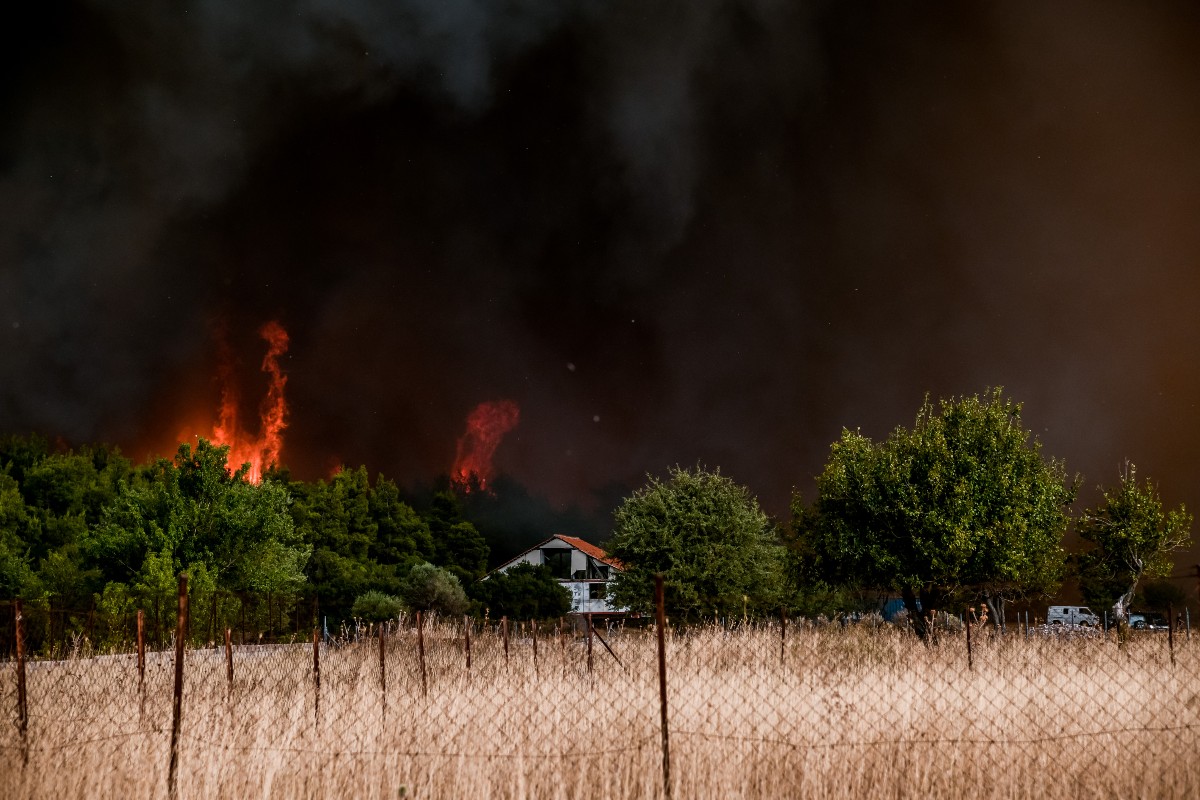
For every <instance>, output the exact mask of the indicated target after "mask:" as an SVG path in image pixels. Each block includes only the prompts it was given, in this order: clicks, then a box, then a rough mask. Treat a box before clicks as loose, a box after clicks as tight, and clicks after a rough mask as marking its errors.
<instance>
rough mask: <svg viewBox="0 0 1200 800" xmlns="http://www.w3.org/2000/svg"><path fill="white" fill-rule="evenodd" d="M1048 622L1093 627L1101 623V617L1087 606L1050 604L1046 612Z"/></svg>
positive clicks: (1050, 623)
mask: <svg viewBox="0 0 1200 800" xmlns="http://www.w3.org/2000/svg"><path fill="white" fill-rule="evenodd" d="M1046 624H1047V625H1069V626H1071V627H1075V626H1083V627H1085V628H1092V627H1096V626H1098V625H1099V624H1100V617H1099V616H1098V615H1097V614H1096V612H1094V611H1092V610H1091V609H1090V608H1088V607H1087V606H1050V610H1049V611H1047V612H1046Z"/></svg>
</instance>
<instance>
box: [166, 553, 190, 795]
mask: <svg viewBox="0 0 1200 800" xmlns="http://www.w3.org/2000/svg"><path fill="white" fill-rule="evenodd" d="M187 582H188V577H187V574H186V573H180V574H179V613H178V615H177V618H176V620H175V691H174V705H173V706H172V709H171V764H170V768H169V769H168V771H167V791H168V793H169V794H170V796H171V797H172V798H174V797H176V796H177V789H178V784H177V780H178V771H179V723H180V718H181V717H182V715H183V656H184V652H185V649H184V648H185V645H186V642H187V629H188V627H187V624H188V620H187V617H188V593H187Z"/></svg>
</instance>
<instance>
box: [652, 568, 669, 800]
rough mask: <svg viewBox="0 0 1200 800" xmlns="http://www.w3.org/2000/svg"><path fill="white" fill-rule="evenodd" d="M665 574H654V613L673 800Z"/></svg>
mask: <svg viewBox="0 0 1200 800" xmlns="http://www.w3.org/2000/svg"><path fill="white" fill-rule="evenodd" d="M663 594H664V593H663V576H662V575H661V574H660V575H655V576H654V613H655V621H656V623H657V624H656V626H655V627H657V628H658V699H659V706H660V708H661V709H662V772H663V796H664V797H665V798H666V800H671V738H670V734H669V732H668V731H669V728H668V726H667V640H666V631H665V628H666V625H667V614H666V610H665V608H664V605H665V601H664V599H663Z"/></svg>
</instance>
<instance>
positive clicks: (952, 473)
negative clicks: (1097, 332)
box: [801, 389, 1077, 636]
mask: <svg viewBox="0 0 1200 800" xmlns="http://www.w3.org/2000/svg"><path fill="white" fill-rule="evenodd" d="M1076 484H1077V482H1076V481H1075V480H1069V479H1068V478H1067V476H1066V473H1065V469H1064V467H1063V465H1062V463H1061V462H1058V461H1055V460H1049V461H1048V460H1046V459H1045V458H1043V457H1042V454H1041V445H1040V443H1039V442H1038V441H1037V439H1036V437H1033V436H1032V435H1031V434H1030V433H1029V432H1028V431H1027V430H1026V429H1025V428H1024V427H1023V426H1022V424H1021V406H1020V404H1018V403H1014V402H1012V401H1011V400H1008V399H1006V398H1005V397H1004V396H1003V393H1002V391H1001V390H1000V389H995V390H992V391H990V392H987V393H985V394H984V395H983V396H982V397H980V396H972V397H964V398H961V399H953V398H952V399H950V400H943V401H941V402H940V403H939V404H938V405H937V406H935V405H934V404H933V403H931V402H930V400H929V398H928V397H926V399H925V402H924V403H923V404H922V406H921V408H920V410H919V411H918V413H917V418H916V422H915V424H914V425H913V427H912V428H911V429H906V428H897V429H896V430H894V431H893V432H892V434H891V435H890V436H889V437H888V438H887V440H886V441H883V442H879V443H876V442H872V441H871V440H870V439H868V438H867V437H866V436H863V435H862V434H861V433H859V432H857V431H850V430H843V431H842V435H841V438H840V439H839V440H838V441H837V442H835V443H834V444H833V446H832V448H831V451H830V459H829V462H828V464H827V465H826V467H825V470H824V471H823V472H822V473H821V475H820V476H819V477H818V479H817V499H816V503H815V508H814V513H812V514H810V515H808V516H807V517H806V525H807V530H804V531H802V532H801V537H802V538H803V539H805V540H806V543H807V546H808V547H809V548H810V549H811V552H812V553H813V557H814V560H815V563H816V565H817V566H816V571H817V572H819V573H821V574H823V575H826V576H829V577H830V578H832V579H834V580H838V581H842V582H846V583H851V584H858V585H862V586H869V587H875V588H880V589H885V590H890V591H894V592H898V593H899V594H900V595H901V597H903V598H904V602H905V605H906V606H907V608H908V610H909V614H910V617H911V618H912V619H913V620H914V625H915V628H916V630H917V632H918V633H919V634H921V635H922V636H924V635H925V633H926V632H927V631H926V626H925V615H930V614H933V613H936V611H937V610H938V609H940V608H942V607H944V606H945V604H946V603H947V602H948V601H949V600H950V598H951V597H952V596H953V595H954V594H955V593H956V592H958V591H961V590H966V591H967V592H969V593H970V594H973V595H975V596H977V597H981V598H983V599H984V600H986V601H987V602H988V603H989V604H990V605H992V606H993V614H994V617H996V618H999V617H1001V616H1002V614H1003V607H1002V601H1003V599H1004V598H1007V597H1011V596H1013V595H1028V594H1031V593H1040V592H1047V591H1049V590H1051V589H1053V588H1054V587H1055V586H1057V584H1058V582H1059V581H1060V579H1061V574H1062V570H1063V566H1064V552H1063V549H1062V545H1061V541H1062V535H1063V533H1064V532H1065V530H1066V528H1067V525H1068V522H1069V517H1068V514H1067V509H1068V506H1069V505H1070V503H1071V502H1072V501H1073V500H1074V498H1075V493H1076ZM918 599H919V600H920V607H921V611H918V604H917V602H918Z"/></svg>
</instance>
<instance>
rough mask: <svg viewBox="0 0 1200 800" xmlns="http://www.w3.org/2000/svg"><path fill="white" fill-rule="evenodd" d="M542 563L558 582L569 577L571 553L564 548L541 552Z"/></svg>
mask: <svg viewBox="0 0 1200 800" xmlns="http://www.w3.org/2000/svg"><path fill="white" fill-rule="evenodd" d="M542 563H543V564H545V565H546V566H547V567H549V569H550V572H551V573H552V574H553V575H554V577H555V578H557V579H558V580H560V581H565V580H567V579H568V578H570V577H571V551H570V550H567V549H564V548H556V549H554V550H549V549H547V550H543V551H542Z"/></svg>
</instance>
